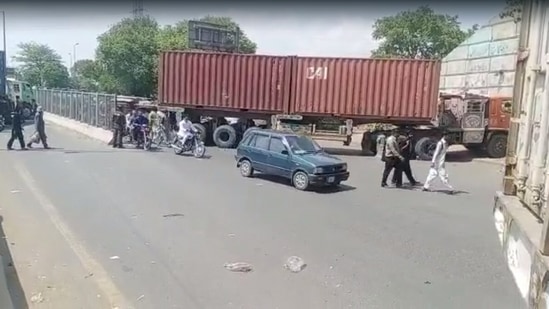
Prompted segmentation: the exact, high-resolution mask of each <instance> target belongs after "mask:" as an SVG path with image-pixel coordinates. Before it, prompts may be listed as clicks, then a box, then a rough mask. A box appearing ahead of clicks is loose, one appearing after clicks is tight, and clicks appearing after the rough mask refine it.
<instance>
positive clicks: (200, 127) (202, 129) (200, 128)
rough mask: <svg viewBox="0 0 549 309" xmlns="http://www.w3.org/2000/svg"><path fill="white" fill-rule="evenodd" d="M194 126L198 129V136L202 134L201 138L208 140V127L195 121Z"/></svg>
mask: <svg viewBox="0 0 549 309" xmlns="http://www.w3.org/2000/svg"><path fill="white" fill-rule="evenodd" d="M193 127H194V128H195V129H196V130H197V131H198V136H200V140H201V141H203V142H204V141H206V136H207V134H208V131H207V130H206V127H205V126H204V125H203V124H201V123H193Z"/></svg>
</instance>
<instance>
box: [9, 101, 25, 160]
mask: <svg viewBox="0 0 549 309" xmlns="http://www.w3.org/2000/svg"><path fill="white" fill-rule="evenodd" d="M21 113H22V108H21V104H20V103H17V104H16V105H15V109H14V110H13V112H11V137H10V140H9V141H8V145H7V148H8V150H13V147H12V146H13V142H15V140H16V139H17V140H19V145H20V146H21V150H27V148H26V147H25V139H24V137H23V115H22V114H21Z"/></svg>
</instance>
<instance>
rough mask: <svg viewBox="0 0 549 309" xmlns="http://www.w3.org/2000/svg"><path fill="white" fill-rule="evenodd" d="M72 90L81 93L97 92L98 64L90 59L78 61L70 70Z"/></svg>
mask: <svg viewBox="0 0 549 309" xmlns="http://www.w3.org/2000/svg"><path fill="white" fill-rule="evenodd" d="M71 75H72V76H71V80H72V85H71V87H72V88H75V89H79V90H83V91H99V82H98V80H99V78H100V76H101V72H100V71H99V70H98V64H97V63H96V62H95V61H94V60H91V59H80V60H78V61H76V63H74V65H73V66H72V68H71Z"/></svg>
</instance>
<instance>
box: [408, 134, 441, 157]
mask: <svg viewBox="0 0 549 309" xmlns="http://www.w3.org/2000/svg"><path fill="white" fill-rule="evenodd" d="M437 142H438V141H437V140H436V139H434V138H433V137H422V138H420V139H419V140H418V141H417V143H416V146H415V147H414V150H415V153H416V155H417V157H418V159H420V160H423V161H429V160H431V159H432V158H433V153H434V152H435V149H436V147H437Z"/></svg>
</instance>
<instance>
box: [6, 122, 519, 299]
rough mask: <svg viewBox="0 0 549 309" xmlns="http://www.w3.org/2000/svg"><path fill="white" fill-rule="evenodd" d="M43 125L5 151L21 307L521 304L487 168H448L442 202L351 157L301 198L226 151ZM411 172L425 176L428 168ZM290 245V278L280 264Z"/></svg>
mask: <svg viewBox="0 0 549 309" xmlns="http://www.w3.org/2000/svg"><path fill="white" fill-rule="evenodd" d="M48 130H49V131H48V136H49V141H50V145H51V146H53V147H56V148H55V149H51V150H42V149H35V150H31V151H27V152H22V151H11V152H10V151H6V150H0V160H1V162H2V164H0V166H1V168H0V190H1V192H0V194H1V195H2V199H1V201H2V204H1V205H0V214H1V215H2V216H3V223H2V226H3V229H4V232H5V234H6V236H7V240H6V243H7V245H6V247H8V248H9V253H10V254H11V255H12V257H13V265H9V266H8V268H10V270H9V272H10V273H11V275H10V284H12V293H13V294H12V295H14V296H13V297H15V298H20V299H18V300H17V301H16V303H18V304H19V305H20V308H23V307H24V306H25V305H28V306H30V307H31V308H56V309H65V308H67V309H68V308H70V309H73V308H85V309H88V308H89V309H96V308H98V309H99V308H115V307H118V308H120V309H125V308H150V309H154V308H185V309H189V308H193V309H194V308H196V309H199V308H208V309H210V308H253V309H256V308H262V309H270V308H273V309H274V308H281V309H294V308H295V309H303V308H315V309H320V308H384V309H385V308H406V309H411V308H421V309H425V308H436V309H439V308H446V309H448V308H501V309H503V308H510V309H517V308H524V307H525V306H524V304H523V302H522V300H521V299H520V296H519V293H518V290H517V289H516V287H515V285H514V282H513V279H512V276H511V274H510V273H509V271H508V270H507V268H506V265H505V262H504V259H503V256H502V254H501V251H500V247H499V244H498V240H497V236H496V232H495V230H494V227H493V220H492V207H493V195H494V192H495V191H496V190H497V188H498V187H499V185H500V183H501V174H500V173H501V171H500V168H499V167H497V166H494V165H489V164H482V163H475V162H468V163H450V164H448V171H449V174H450V181H451V182H452V183H453V184H454V186H455V187H456V188H457V189H459V190H461V191H463V192H461V193H460V194H457V195H454V196H451V195H447V194H443V193H425V192H420V191H415V190H405V189H401V190H398V189H382V188H380V186H379V183H380V180H379V178H380V173H381V162H379V161H378V160H377V159H375V158H367V157H350V156H349V157H344V158H345V159H346V160H347V161H348V163H349V167H350V170H351V179H350V180H349V181H348V182H347V183H346V185H345V186H343V187H342V190H340V191H338V192H320V193H319V192H299V191H297V190H295V189H293V188H292V187H290V186H289V185H288V184H287V183H286V182H285V181H280V180H278V181H277V180H272V179H265V178H260V177H256V178H251V179H246V178H243V177H241V176H240V175H239V173H238V170H237V169H236V167H235V162H234V158H233V151H232V150H219V149H216V148H208V151H207V154H208V155H209V156H211V157H210V158H209V159H202V160H198V159H195V158H192V157H183V156H176V155H174V154H173V152H172V151H171V150H169V149H164V150H163V151H157V152H144V151H142V150H135V149H122V150H117V149H112V148H109V147H108V146H106V145H104V144H102V143H100V142H97V141H95V140H91V139H89V138H86V137H84V136H81V135H78V134H77V133H72V132H70V131H66V130H64V129H60V128H58V127H54V126H49V127H48ZM26 133H27V135H29V132H26ZM7 138H8V132H3V133H1V134H0V142H1V144H0V146H3V145H5V142H6V140H7ZM16 147H17V146H16ZM413 168H414V170H415V173H416V175H417V177H418V179H420V180H423V179H424V177H425V176H426V172H427V168H428V166H427V163H425V162H413ZM0 253H2V252H0ZM3 254H4V255H5V254H7V253H6V252H4V253H3ZM293 255H297V256H299V257H301V258H303V259H304V261H305V263H306V264H307V267H306V268H305V269H304V270H303V271H302V272H300V273H291V272H289V271H288V270H286V269H284V267H283V264H284V262H285V261H286V259H287V258H288V257H290V256H293ZM227 262H248V263H250V264H252V265H253V271H252V272H250V273H235V272H231V271H228V270H226V269H225V268H224V267H223V265H224V264H225V263H227ZM6 263H8V264H9V261H8V262H6ZM18 281H20V283H19V282H18ZM18 285H20V286H21V287H22V291H18V287H17V286H18ZM37 296H40V297H37ZM33 297H34V298H33Z"/></svg>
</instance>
